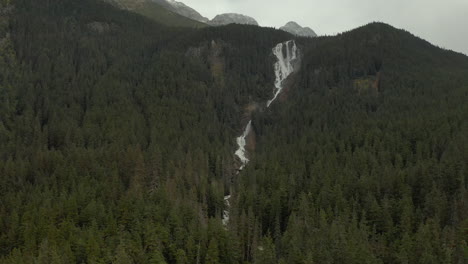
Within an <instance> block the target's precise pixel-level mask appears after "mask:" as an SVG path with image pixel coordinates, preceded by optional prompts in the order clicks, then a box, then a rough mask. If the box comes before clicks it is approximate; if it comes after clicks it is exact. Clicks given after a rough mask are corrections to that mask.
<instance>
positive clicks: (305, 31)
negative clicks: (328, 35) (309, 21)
mask: <svg viewBox="0 0 468 264" xmlns="http://www.w3.org/2000/svg"><path fill="white" fill-rule="evenodd" d="M280 29H281V30H283V31H286V32H289V33H291V34H293V35H296V36H301V37H316V36H317V34H316V33H315V32H314V31H313V30H312V29H311V28H309V27H301V26H300V25H299V24H297V23H296V22H294V21H290V22H288V23H286V25H284V26H282V27H281V28H280Z"/></svg>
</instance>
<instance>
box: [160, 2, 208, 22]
mask: <svg viewBox="0 0 468 264" xmlns="http://www.w3.org/2000/svg"><path fill="white" fill-rule="evenodd" d="M152 1H154V2H157V3H158V2H159V3H160V2H161V1H164V2H165V3H167V4H168V5H169V8H170V9H171V11H173V12H175V13H177V14H179V15H182V16H185V17H188V18H190V19H193V20H196V21H199V22H203V23H206V22H208V18H206V17H204V16H202V15H201V14H200V13H198V11H196V10H195V9H193V8H191V7H189V6H187V5H186V4H184V3H182V2H179V1H175V0H152Z"/></svg>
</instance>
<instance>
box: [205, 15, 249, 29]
mask: <svg viewBox="0 0 468 264" xmlns="http://www.w3.org/2000/svg"><path fill="white" fill-rule="evenodd" d="M209 24H210V25H213V26H223V25H228V24H243V25H255V26H258V22H257V21H256V20H255V19H254V18H252V17H249V16H245V15H241V14H235V13H226V14H221V15H217V16H216V17H215V18H213V19H212V20H211V21H210V22H209Z"/></svg>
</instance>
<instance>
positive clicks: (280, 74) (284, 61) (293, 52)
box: [223, 40, 298, 225]
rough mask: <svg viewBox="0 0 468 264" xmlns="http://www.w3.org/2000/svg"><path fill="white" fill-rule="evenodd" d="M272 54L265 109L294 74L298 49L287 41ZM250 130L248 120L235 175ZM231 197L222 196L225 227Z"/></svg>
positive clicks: (243, 161)
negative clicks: (271, 84) (272, 76)
mask: <svg viewBox="0 0 468 264" xmlns="http://www.w3.org/2000/svg"><path fill="white" fill-rule="evenodd" d="M273 54H274V55H275V56H276V59H277V61H276V63H275V64H274V69H275V77H276V78H275V90H274V92H273V98H272V99H271V100H268V102H267V103H266V106H267V108H268V107H270V105H271V104H272V103H273V102H274V101H275V100H276V98H277V97H278V95H279V94H280V93H281V91H282V90H283V88H284V87H283V82H284V80H286V78H288V76H289V75H290V74H291V73H293V72H294V66H293V62H294V61H295V60H296V59H297V58H298V48H297V46H296V42H294V40H289V41H286V42H282V43H279V44H278V45H276V47H274V48H273ZM251 130H252V120H249V122H248V123H247V125H246V126H245V129H244V132H243V133H242V135H241V136H239V137H238V138H237V139H236V141H237V145H238V146H239V148H238V149H237V150H236V152H235V153H234V154H235V155H236V156H237V157H238V158H239V160H240V161H241V165H240V167H239V169H238V170H237V173H239V172H240V171H242V170H243V169H244V168H245V166H246V165H247V163H248V162H249V159H248V158H247V151H246V149H245V146H246V144H247V143H246V138H247V137H248V136H249V134H250V131H251ZM230 198H231V195H226V196H224V202H225V204H226V208H227V209H226V210H224V212H223V224H224V225H227V224H228V222H229V210H228V209H229V206H230V203H229V199H230Z"/></svg>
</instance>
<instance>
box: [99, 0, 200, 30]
mask: <svg viewBox="0 0 468 264" xmlns="http://www.w3.org/2000/svg"><path fill="white" fill-rule="evenodd" d="M103 1H106V2H109V3H111V4H114V5H115V6H117V7H119V8H122V9H125V10H130V11H133V12H135V13H137V14H140V15H143V16H146V17H148V18H150V19H152V20H154V21H156V22H158V23H161V24H164V25H167V26H176V27H192V28H202V27H206V26H207V25H206V24H204V23H202V22H200V21H197V20H195V19H192V18H190V16H189V15H187V13H180V14H179V13H178V12H177V10H175V9H174V8H173V6H172V5H170V4H169V3H168V2H166V1H165V0H160V1H152V0H103Z"/></svg>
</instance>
